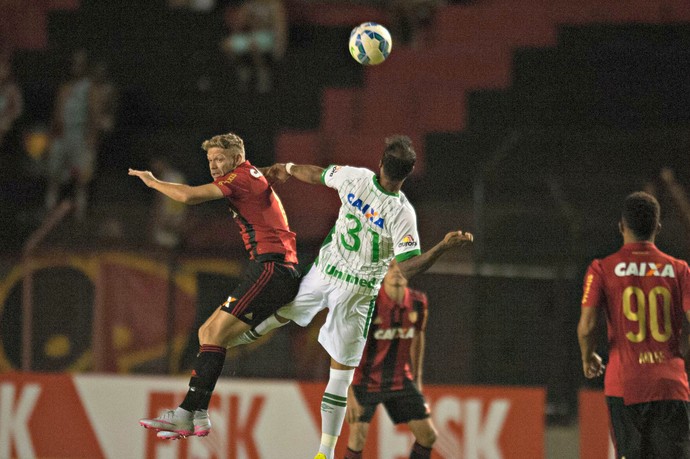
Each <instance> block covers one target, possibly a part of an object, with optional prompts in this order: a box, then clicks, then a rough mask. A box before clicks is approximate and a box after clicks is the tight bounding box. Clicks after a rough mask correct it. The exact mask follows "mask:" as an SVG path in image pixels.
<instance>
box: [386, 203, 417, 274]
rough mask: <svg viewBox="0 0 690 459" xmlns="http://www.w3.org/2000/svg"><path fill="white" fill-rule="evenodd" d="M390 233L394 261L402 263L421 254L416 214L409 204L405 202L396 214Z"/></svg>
mask: <svg viewBox="0 0 690 459" xmlns="http://www.w3.org/2000/svg"><path fill="white" fill-rule="evenodd" d="M391 233H392V236H393V254H394V256H395V260H396V261H404V260H407V259H408V258H412V257H415V256H417V255H420V254H421V253H422V250H421V247H420V243H419V233H418V231H417V214H416V213H415V211H414V208H413V207H412V205H410V204H409V202H407V201H406V205H405V206H404V207H403V209H402V211H401V212H400V213H399V214H398V218H397V219H396V220H395V222H394V225H393V227H392V228H391Z"/></svg>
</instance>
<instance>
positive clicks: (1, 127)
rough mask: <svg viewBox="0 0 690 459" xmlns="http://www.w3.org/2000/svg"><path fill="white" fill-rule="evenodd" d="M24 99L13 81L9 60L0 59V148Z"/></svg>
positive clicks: (15, 119) (17, 115) (20, 112)
mask: <svg viewBox="0 0 690 459" xmlns="http://www.w3.org/2000/svg"><path fill="white" fill-rule="evenodd" d="M23 109H24V98H23V96H22V92H21V90H20V89H19V86H18V85H17V83H16V82H15V81H14V75H13V74H12V63H11V61H10V59H9V58H3V59H0V148H3V147H4V145H5V140H6V138H7V134H8V133H9V132H10V130H11V129H12V127H13V126H14V124H15V121H17V118H19V117H20V116H21V114H22V111H23Z"/></svg>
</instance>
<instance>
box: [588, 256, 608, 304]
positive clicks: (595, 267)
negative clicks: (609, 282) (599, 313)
mask: <svg viewBox="0 0 690 459" xmlns="http://www.w3.org/2000/svg"><path fill="white" fill-rule="evenodd" d="M604 300H605V292H604V275H603V273H602V268H601V261H600V260H594V261H593V262H592V264H590V265H589V268H587V273H586V274H585V280H584V283H583V285H582V306H583V307H598V306H601V305H603V304H604Z"/></svg>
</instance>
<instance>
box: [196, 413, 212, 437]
mask: <svg viewBox="0 0 690 459" xmlns="http://www.w3.org/2000/svg"><path fill="white" fill-rule="evenodd" d="M193 423H194V435H196V436H197V437H205V436H206V435H208V434H209V433H211V419H210V418H209V417H208V410H196V411H195V412H194V420H193Z"/></svg>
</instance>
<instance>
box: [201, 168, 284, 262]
mask: <svg viewBox="0 0 690 459" xmlns="http://www.w3.org/2000/svg"><path fill="white" fill-rule="evenodd" d="M213 183H214V185H216V186H217V187H218V188H219V189H220V190H221V191H222V192H223V195H224V196H225V198H226V199H227V201H228V203H229V205H230V211H231V212H232V214H233V217H234V219H235V222H236V223H237V225H238V226H239V227H240V235H241V236H242V241H243V242H244V247H245V249H246V250H247V252H248V253H249V258H250V259H252V260H257V261H266V260H272V261H286V262H289V263H297V242H296V238H295V233H293V232H292V231H290V227H289V225H288V221H287V216H286V215H285V211H284V210H283V205H282V203H281V202H280V198H278V195H277V194H276V192H275V191H273V188H271V186H270V185H269V184H268V181H267V180H266V177H264V176H263V174H262V173H261V172H259V170H258V169H257V168H255V167H254V166H252V165H251V164H250V163H249V161H245V162H243V163H242V164H240V165H239V166H237V167H236V168H235V169H234V170H232V171H231V172H229V173H228V174H226V175H224V176H222V177H218V178H216V179H215V180H214V181H213Z"/></svg>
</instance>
